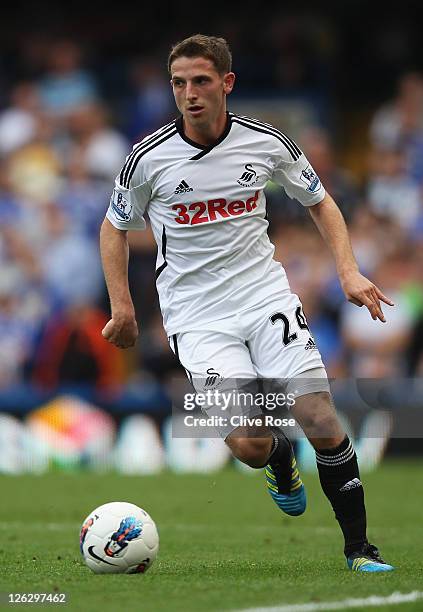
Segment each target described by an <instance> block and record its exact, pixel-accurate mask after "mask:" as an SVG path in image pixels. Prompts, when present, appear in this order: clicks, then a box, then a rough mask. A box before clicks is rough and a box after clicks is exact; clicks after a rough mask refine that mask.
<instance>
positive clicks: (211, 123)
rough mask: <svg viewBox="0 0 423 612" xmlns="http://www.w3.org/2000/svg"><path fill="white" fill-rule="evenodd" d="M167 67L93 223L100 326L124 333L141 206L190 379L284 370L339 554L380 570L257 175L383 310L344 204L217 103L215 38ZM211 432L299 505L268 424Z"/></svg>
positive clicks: (261, 130) (123, 342) (185, 44)
mask: <svg viewBox="0 0 423 612" xmlns="http://www.w3.org/2000/svg"><path fill="white" fill-rule="evenodd" d="M168 68H169V72H170V76H171V85H172V88H173V93H174V96H175V102H176V105H177V107H178V109H179V112H180V117H179V118H178V119H176V120H175V121H172V122H171V123H169V124H168V125H165V126H164V127H163V128H161V129H159V130H158V131H156V132H155V133H154V134H152V135H151V136H149V137H147V138H145V139H144V140H143V141H142V142H141V143H139V144H137V145H135V146H134V148H133V151H132V153H131V154H130V155H129V156H128V157H127V159H126V162H125V165H124V166H123V168H122V171H121V172H120V174H119V176H118V177H117V179H116V183H115V188H114V191H113V194H112V197H111V201H110V207H109V209H108V211H107V214H106V218H105V220H104V222H103V225H102V228H101V235H100V245H101V254H102V261H103V267H104V273H105V278H106V283H107V287H108V292H109V296H110V303H111V319H110V321H109V322H108V323H107V325H106V326H105V328H104V330H103V336H104V337H105V338H106V339H107V340H108V341H109V342H111V343H113V344H114V345H116V346H118V347H120V348H126V347H130V346H133V344H134V343H135V341H136V338H137V335H138V327H137V322H136V320H135V315H134V307H133V303H132V299H131V295H130V292H129V287H128V242H127V231H128V230H141V229H144V228H145V221H144V214H145V213H146V212H147V213H148V216H149V218H150V221H151V226H152V230H153V233H154V237H155V240H156V242H157V246H158V256H157V269H156V278H157V290H158V294H159V298H160V307H161V310H162V314H163V321H164V327H165V330H166V333H167V335H168V337H169V341H170V343H171V346H172V348H173V350H174V352H175V354H176V356H177V357H178V358H179V360H180V362H181V364H182V365H183V367H184V368H185V370H186V371H187V373H188V376H189V377H190V380H191V382H192V383H193V385H194V387H195V389H196V390H197V391H200V390H204V389H205V388H206V387H207V386H209V387H210V386H213V384H214V383H215V381H216V380H217V381H227V380H235V379H236V380H244V379H248V380H250V381H254V380H256V379H259V378H260V379H263V380H270V379H272V380H276V381H285V382H284V384H285V387H284V388H285V391H286V392H287V393H289V392H293V393H294V392H295V396H296V402H295V407H293V408H292V412H293V415H294V416H295V418H296V420H297V421H298V423H299V424H300V425H301V427H302V429H303V431H304V432H305V434H306V435H307V437H308V439H309V440H310V442H311V444H312V445H313V446H314V448H315V451H316V460H317V468H318V472H319V477H320V482H321V485H322V488H323V491H324V493H325V494H326V496H327V497H328V499H329V501H330V503H331V505H332V508H333V510H334V513H335V516H336V519H337V520H338V522H339V524H340V527H341V529H342V532H343V535H344V539H345V547H344V553H345V556H346V559H347V565H348V567H349V568H350V569H351V570H353V571H361V572H379V571H389V570H392V569H393V567H392V566H391V565H388V564H386V563H385V562H384V561H383V560H382V559H381V557H380V555H379V552H378V550H377V548H376V547H375V546H373V545H372V544H370V543H369V542H368V540H367V537H366V511H365V505H364V493H363V486H362V483H361V481H360V474H359V469H358V464H357V457H356V454H355V451H354V449H353V447H352V444H351V442H350V440H349V439H348V437H347V435H346V434H345V432H344V430H343V429H342V427H341V425H340V422H339V420H338V418H337V415H336V412H335V409H334V407H333V404H332V401H331V395H330V389H329V384H328V380H327V376H326V371H325V369H324V365H323V363H322V360H321V357H320V354H319V351H318V349H317V347H316V345H315V342H314V340H313V338H312V336H311V333H310V330H309V328H308V325H307V321H306V319H305V316H304V313H303V311H302V306H301V302H300V300H299V298H298V296H297V295H295V294H292V293H291V291H290V287H289V284H288V280H287V277H286V274H285V271H284V269H283V267H282V265H281V264H280V263H278V262H276V261H275V260H274V259H273V253H274V247H273V245H272V244H271V242H270V240H269V238H268V235H267V227H268V222H267V219H266V202H265V196H264V193H263V190H264V187H265V185H266V183H267V181H268V180H272V181H275V182H277V183H279V184H280V185H282V186H283V187H284V189H285V190H286V192H287V193H288V195H289V196H291V197H292V198H295V199H297V200H298V201H299V202H300V203H301V204H302V205H303V206H307V207H308V210H309V212H310V214H311V217H312V219H313V221H314V222H315V223H316V225H317V227H318V229H319V230H320V232H321V234H322V236H323V238H324V239H325V241H326V243H327V244H328V245H329V247H330V248H331V250H332V252H333V255H334V258H335V261H336V266H337V272H338V275H339V280H340V283H341V286H342V289H343V291H344V293H345V296H346V298H347V299H348V300H349V301H351V302H353V303H354V304H356V305H357V306H366V307H367V308H368V310H369V312H370V315H371V317H372V318H373V319H374V320H376V319H379V320H380V321H383V322H385V317H384V315H383V312H382V309H381V305H380V301H383V302H385V303H386V304H389V305H391V306H392V305H393V303H392V302H391V300H389V299H388V298H387V297H385V296H384V295H383V293H382V292H381V291H380V290H379V289H378V288H377V287H376V286H375V285H374V284H373V283H372V282H370V281H369V280H368V279H367V278H365V277H364V276H362V275H361V274H360V272H359V270H358V267H357V263H356V261H355V258H354V255H353V253H352V249H351V245H350V241H349V237H348V233H347V229H346V225H345V222H344V220H343V217H342V215H341V213H340V211H339V209H338V207H337V205H336V204H335V202H334V201H333V199H332V198H331V196H330V195H329V194H328V193H326V192H325V189H324V187H323V186H322V184H321V182H320V180H319V178H318V176H317V175H316V174H315V172H314V170H313V168H312V167H311V165H310V164H309V162H308V160H307V158H306V157H305V155H304V153H303V152H302V151H301V150H300V149H299V148H298V146H297V145H296V144H295V142H293V141H292V140H291V139H290V138H289V137H288V136H286V135H285V134H283V133H282V132H280V131H279V130H277V129H275V128H274V127H272V126H271V125H269V124H267V123H263V122H261V121H259V120H257V119H251V118H248V117H242V116H238V115H236V114H234V113H230V112H227V110H226V97H227V95H228V94H230V93H231V91H232V89H233V87H234V83H235V74H234V73H233V72H232V71H231V53H230V50H229V48H228V45H227V43H226V41H225V40H224V39H222V38H216V37H212V36H203V35H195V36H191V37H190V38H187V39H186V40H183V41H182V42H180V43H178V44H176V45H175V46H174V47H173V48H172V50H171V52H170V55H169V60H168ZM245 410H246V412H247V413H248V415H250V416H257V415H258V414H259V413H260V412H261V411H260V409H258V408H257V407H254V406H252V405H251V406H249V407H248V408H245ZM207 413H208V414H212V413H213V407H209V409H208V410H207ZM253 420H254V419H253ZM219 434H220V435H221V436H222V438H223V439H224V440H225V442H226V444H227V445H228V446H229V448H230V450H231V451H232V454H233V455H234V456H235V457H237V458H238V459H240V460H241V461H243V462H244V463H246V464H247V465H249V466H251V467H253V468H263V467H265V468H266V470H265V473H266V481H267V487H268V490H269V492H270V495H271V496H272V498H273V499H274V501H275V503H276V504H277V506H278V507H279V508H280V509H281V510H282V511H284V512H286V513H287V514H290V515H294V516H295V515H299V514H302V513H303V512H304V510H305V507H306V495H305V490H304V485H303V483H302V481H301V478H300V475H299V473H298V469H297V466H296V461H295V457H294V453H293V448H292V445H291V443H290V441H289V439H288V438H287V437H286V436H285V434H284V433H283V432H282V431H281V430H280V429H274V428H266V427H263V426H259V425H257V426H255V425H252V426H243V427H234V426H231V425H227V424H224V425H222V427H221V428H219Z"/></svg>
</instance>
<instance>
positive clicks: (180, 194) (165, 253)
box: [107, 113, 325, 336]
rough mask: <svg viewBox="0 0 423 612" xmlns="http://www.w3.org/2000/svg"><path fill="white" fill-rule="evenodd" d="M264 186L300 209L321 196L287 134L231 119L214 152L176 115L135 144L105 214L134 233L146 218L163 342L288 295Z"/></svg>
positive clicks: (257, 123)
mask: <svg viewBox="0 0 423 612" xmlns="http://www.w3.org/2000/svg"><path fill="white" fill-rule="evenodd" d="M269 180H271V181H274V182H276V183H278V184H279V185H282V187H284V189H285V191H286V192H287V194H288V195H289V196H290V197H291V198H295V199H297V200H298V201H299V202H301V204H303V205H304V206H312V205H313V204H316V203H318V202H320V201H321V200H322V199H323V197H324V195H325V190H324V188H323V186H322V185H321V183H320V180H319V178H318V176H317V175H316V173H315V172H314V170H313V168H312V167H311V166H310V164H309V162H308V160H307V158H306V157H305V155H304V154H303V153H302V152H301V151H300V149H299V148H298V146H297V145H296V144H295V143H294V142H293V141H292V140H291V139H290V138H289V137H288V136H286V135H285V134H283V133H282V132H280V131H279V130H277V129H275V128H274V127H272V126H271V125H269V124H267V123H262V122H260V121H258V120H256V119H251V118H248V117H242V116H238V115H235V114H233V113H228V114H227V123H226V128H225V131H224V133H223V134H222V135H221V137H220V138H219V139H218V141H217V142H215V143H214V144H213V145H212V146H207V147H206V146H202V145H199V144H197V143H195V142H193V141H191V140H190V139H189V138H187V137H186V136H185V134H184V131H183V123H182V117H180V118H179V119H177V120H176V121H172V122H171V123H169V124H168V125H166V126H164V127H163V128H161V129H160V130H158V131H157V132H154V134H152V135H151V136H148V137H147V138H144V140H143V141H142V142H140V143H139V144H136V145H135V146H134V148H133V151H132V153H131V154H130V155H129V156H128V157H127V159H126V162H125V165H124V167H123V168H122V171H121V172H120V174H119V176H118V177H117V179H116V182H115V188H114V191H113V194H112V197H111V200H110V206H109V209H108V211H107V218H108V219H109V221H110V222H111V223H112V224H113V225H114V226H115V227H116V228H118V229H121V230H140V229H144V228H145V221H144V214H145V213H146V212H147V214H148V216H149V218H150V221H151V226H152V230H153V233H154V237H155V240H156V242H157V246H158V254H157V266H156V278H157V291H158V294H159V299H160V307H161V310H162V314H163V321H164V326H165V329H166V332H167V334H168V335H169V336H170V335H172V334H175V333H178V332H182V331H188V330H190V329H196V328H202V327H203V326H204V325H205V324H206V323H207V322H208V321H215V320H216V319H220V318H223V317H227V316H230V315H232V314H234V313H241V312H242V311H243V310H246V309H248V308H250V307H252V306H254V305H256V304H259V303H263V302H264V301H265V300H268V299H271V298H272V297H273V296H274V294H275V293H277V292H283V291H287V290H289V285H288V280H287V278H286V274H285V271H284V269H283V267H282V265H281V264H280V263H278V262H276V261H275V260H274V259H273V254H274V246H273V245H272V243H271V242H270V240H269V237H268V235H267V228H268V222H267V219H266V199H265V195H264V192H263V190H264V187H265V185H266V183H267V181H269Z"/></svg>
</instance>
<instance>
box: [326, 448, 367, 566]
mask: <svg viewBox="0 0 423 612" xmlns="http://www.w3.org/2000/svg"><path fill="white" fill-rule="evenodd" d="M316 461H317V469H318V471H319V478H320V484H321V485H322V489H323V491H324V493H325V495H326V497H327V498H328V500H329V501H330V503H331V504H332V508H333V511H334V512H335V516H336V519H337V521H338V522H339V525H340V527H341V529H342V533H343V534H344V538H345V548H344V553H345V555H346V556H347V557H348V556H349V555H350V554H351V553H353V552H355V551H357V550H360V549H361V547H362V546H363V544H365V543H366V542H367V538H366V508H365V506H364V492H363V485H362V483H361V480H360V473H359V470H358V463H357V455H356V454H355V451H354V449H353V446H352V444H351V442H350V439H349V438H348V436H346V437H345V438H344V440H343V441H342V442H341V444H340V445H339V446H337V447H336V448H328V449H319V450H318V451H316Z"/></svg>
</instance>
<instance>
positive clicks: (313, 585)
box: [0, 460, 423, 612]
mask: <svg viewBox="0 0 423 612" xmlns="http://www.w3.org/2000/svg"><path fill="white" fill-rule="evenodd" d="M421 468H422V463H421V462H419V461H418V460H415V461H395V462H394V461H386V462H385V463H384V464H383V465H382V466H381V467H380V468H379V469H378V470H377V471H375V472H373V473H370V474H365V475H363V480H364V483H365V487H366V489H365V490H366V500H367V509H368V523H369V538H370V540H371V541H374V542H375V543H376V544H377V545H378V546H379V547H380V548H381V551H382V554H383V555H384V556H385V557H386V560H387V561H388V562H390V563H392V564H393V565H395V566H397V568H398V569H397V570H396V572H394V573H392V574H384V575H383V574H379V575H378V574H376V575H372V574H368V575H366V574H353V573H351V572H349V571H347V569H346V566H345V561H344V558H343V555H342V539H341V535H340V531H339V529H338V526H337V524H336V523H335V520H334V518H333V514H332V510H331V508H330V507H329V504H328V502H327V501H326V499H325V498H324V496H323V493H322V492H321V490H320V486H319V483H318V479H317V476H315V475H305V478H304V482H305V484H306V487H307V493H308V508H307V511H306V513H305V514H304V515H303V516H302V517H297V518H295V517H293V518H291V517H287V516H285V515H283V514H282V513H281V512H280V511H279V510H278V509H277V508H276V506H275V505H274V503H273V501H272V500H271V498H270V496H269V495H268V493H267V491H266V489H265V484H264V474H257V473H254V474H251V475H250V474H241V473H240V472H238V471H237V470H236V469H235V468H233V467H230V468H228V469H226V470H224V471H223V472H219V473H216V474H211V475H210V474H209V475H175V474H172V473H169V472H167V473H164V474H161V475H159V476H148V477H135V476H131V477H130V476H119V475H116V474H108V475H106V474H99V475H94V474H89V473H72V474H63V473H51V474H49V475H47V476H38V477H37V476H35V477H34V476H15V477H13V476H1V477H0V487H1V488H0V491H1V504H0V513H1V543H0V567H1V572H0V575H1V578H0V591H2V592H3V593H4V592H54V591H56V592H66V593H68V595H69V603H68V604H67V605H66V606H65V609H66V610H81V611H89V612H90V611H97V610H98V611H100V610H101V611H102V612H103V611H116V610H120V609H122V610H124V611H125V612H129V611H132V610H133V611H143V612H144V611H146V612H150V611H151V612H161V611H163V612H164V611H166V612H173V611H176V610H184V611H193V612H197V611H200V610H201V611H203V610H204V611H206V610H234V609H242V608H249V607H259V606H271V605H282V604H285V605H286V604H294V603H306V602H326V601H339V600H342V599H346V598H357V597H367V596H370V595H381V596H388V595H390V594H391V593H393V592H394V591H399V592H401V593H409V592H411V591H415V590H420V591H421V590H423V570H422V566H423V564H422V542H423V537H422V535H423V533H422V532H423V527H422V525H423V522H422V516H423V514H422V512H423V510H422V507H423V478H422V472H421ZM113 500H126V501H130V502H133V503H135V504H138V505H140V506H142V507H145V509H146V510H147V511H148V512H149V513H150V514H151V515H152V517H153V518H154V519H155V521H156V523H157V526H158V529H159V533H160V552H159V557H158V559H157V561H156V562H155V564H154V565H153V567H152V568H151V569H150V570H149V572H147V574H145V575H131V576H125V575H114V576H111V575H94V574H92V573H91V571H90V570H89V569H88V568H87V567H86V566H85V565H84V563H83V561H82V558H81V557H80V554H79V546H78V538H79V527H80V523H81V521H82V520H83V518H84V517H85V516H86V515H87V514H88V513H89V512H90V511H91V510H93V509H94V508H95V507H96V506H98V505H100V504H102V503H105V502H107V501H113ZM14 607H15V608H16V607H20V608H22V607H25V609H28V606H23V605H21V606H16V605H15V606H14ZM37 607H38V608H40V607H42V608H43V609H44V608H46V607H47V606H40V605H38V606H37ZM48 608H50V609H52V608H53V609H57V606H54V605H53V604H51V605H49V606H48ZM360 609H361V610H364V609H367V608H360ZM370 609H371V610H375V609H377V610H385V609H386V610H388V609H389V610H394V611H395V610H407V611H408V610H416V611H417V610H419V611H421V610H423V600H420V601H417V602H414V603H407V604H400V605H397V606H389V607H388V606H381V607H378V608H369V610H370Z"/></svg>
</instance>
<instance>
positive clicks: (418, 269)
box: [0, 39, 423, 389]
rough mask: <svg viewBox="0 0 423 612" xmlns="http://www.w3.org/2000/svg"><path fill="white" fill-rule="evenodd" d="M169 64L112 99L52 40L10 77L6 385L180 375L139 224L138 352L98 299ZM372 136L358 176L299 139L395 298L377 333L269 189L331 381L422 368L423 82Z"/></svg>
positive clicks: (146, 62)
mask: <svg viewBox="0 0 423 612" xmlns="http://www.w3.org/2000/svg"><path fill="white" fill-rule="evenodd" d="M164 60H165V58H164V57H163V58H162V59H161V62H158V61H157V60H155V59H152V58H144V59H137V58H134V61H133V62H131V63H130V65H129V66H128V71H127V75H126V79H127V80H126V87H125V90H124V95H122V97H119V95H118V94H117V93H116V92H114V95H113V99H112V98H109V97H108V96H107V95H106V94H105V93H104V91H103V89H102V87H101V84H100V83H99V81H98V75H97V73H96V72H95V71H93V70H90V69H89V67H88V65H87V64H86V62H85V59H84V55H83V50H82V48H81V47H80V46H79V45H77V44H76V43H75V42H73V41H72V40H65V39H59V40H57V41H55V42H52V43H50V44H48V45H47V44H46V45H44V47H43V53H42V54H41V55H40V56H39V57H38V61H39V66H38V71H37V73H36V75H33V76H31V78H25V79H22V80H20V81H18V82H13V83H11V84H10V86H9V87H8V88H7V90H6V94H5V95H3V99H2V102H3V104H2V106H1V107H0V269H1V272H0V389H7V388H9V387H13V386H15V385H18V384H20V383H22V382H29V383H31V384H34V385H37V386H39V387H42V388H47V389H54V388H56V387H57V386H59V385H60V384H62V383H69V382H76V383H79V382H81V383H92V384H94V385H96V386H97V387H103V388H104V387H107V386H109V385H112V386H113V385H118V384H120V383H125V382H128V381H142V380H143V379H148V378H153V379H155V380H158V381H159V382H162V381H165V380H166V379H167V378H168V377H169V376H170V374H171V373H172V372H174V371H175V369H177V367H178V366H177V363H176V361H175V358H174V357H173V355H172V353H171V351H170V349H169V346H168V342H167V338H166V336H165V334H164V331H163V329H162V324H161V317H160V313H159V310H158V303H157V298H156V294H155V286H154V268H155V257H156V247H155V244H154V242H153V238H152V234H151V232H150V231H149V230H147V231H146V232H143V233H136V234H135V233H134V234H132V235H131V238H130V239H131V246H132V255H131V261H130V269H129V273H130V283H131V287H132V294H133V297H134V302H135V306H136V311H137V315H138V319H139V321H140V325H141V331H142V333H141V337H140V340H139V343H138V345H137V347H136V348H135V349H133V350H130V351H127V352H122V351H119V350H117V349H115V348H114V347H112V346H110V345H109V344H108V343H106V342H105V341H104V340H103V339H102V337H101V329H102V327H103V326H104V324H105V322H106V321H107V318H108V300H107V294H106V291H105V286H104V281H103V276H102V270H101V263H100V258H99V250H98V232H99V227H100V224H101V222H102V220H103V218H104V214H105V211H106V208H107V206H108V200H109V196H110V192H111V189H112V186H113V181H114V178H115V176H116V175H117V173H118V172H119V169H120V167H121V165H122V163H123V161H124V159H125V156H126V155H127V154H128V152H129V151H130V148H131V146H132V144H133V143H134V142H136V141H137V140H139V139H140V138H142V137H144V136H145V135H146V134H148V133H150V132H151V131H153V130H155V129H157V128H158V127H160V126H161V125H162V124H164V123H165V122H167V121H169V120H170V119H172V118H173V117H174V116H175V108H174V105H173V100H172V96H171V89H170V86H169V83H168V77H167V75H166V72H165V70H164V64H165V61H164ZM244 95H245V94H244ZM229 107H230V108H231V104H229ZM257 116H258V117H260V108H259V107H258V108H257ZM277 127H279V128H281V129H284V126H283V125H278V126H277ZM367 131H368V138H367V140H365V141H363V143H362V147H361V153H360V154H361V155H362V156H364V157H365V158H366V163H365V172H364V175H363V176H360V177H357V176H354V175H353V174H351V172H349V171H348V169H346V168H344V167H342V165H340V162H339V159H340V157H339V154H338V151H337V148H336V147H335V146H334V142H336V136H337V135H336V134H334V133H333V128H332V129H328V126H327V125H325V124H324V123H322V122H319V121H317V120H316V122H315V124H314V125H313V124H310V123H308V124H307V125H306V126H304V129H303V130H302V131H301V133H299V134H298V135H296V137H297V138H298V141H299V144H300V146H301V147H302V148H303V150H304V151H305V152H306V154H307V156H308V158H309V160H310V162H311V163H312V165H313V166H314V168H315V170H316V171H317V173H318V174H319V176H320V178H321V180H322V182H323V184H324V185H325V187H326V189H327V190H328V191H329V192H330V193H331V194H332V196H333V197H334V198H335V200H336V201H337V203H338V204H339V206H340V208H341V209H342V211H343V213H344V216H345V218H346V220H347V222H348V225H349V229H350V232H351V237H352V242H353V247H354V251H355V253H356V256H357V259H358V261H359V264H360V267H361V270H362V272H363V273H364V274H366V275H369V277H370V278H371V279H372V280H373V281H374V282H375V283H376V284H378V285H379V286H380V288H381V289H382V291H383V292H384V293H385V295H387V296H389V297H390V298H392V299H393V300H394V302H395V307H394V308H390V307H389V306H385V307H384V311H385V313H386V318H387V324H382V323H380V322H374V321H372V319H371V317H370V316H369V314H368V312H367V311H366V309H364V308H362V309H359V308H356V307H355V306H352V305H350V304H347V303H345V300H344V297H343V294H342V292H341V289H340V286H339V283H338V281H337V278H336V271H335V269H334V265H333V261H332V258H331V256H330V254H329V252H328V251H327V249H326V248H325V247H324V245H323V243H322V239H321V238H320V236H319V234H318V232H317V230H316V229H315V228H314V226H313V225H312V223H311V221H310V219H309V215H308V213H307V211H305V210H304V209H303V208H302V207H301V206H300V205H299V204H298V203H296V202H293V201H292V200H290V199H289V198H287V196H286V195H285V194H284V192H283V190H282V189H280V188H278V187H277V186H275V185H269V186H268V188H267V197H268V208H269V219H270V234H271V238H272V240H273V242H274V244H275V246H276V256H277V258H278V259H279V260H280V261H281V262H282V263H283V264H284V266H285V268H286V270H287V273H288V278H289V279H290V282H291V288H292V290H293V291H294V292H296V293H298V294H299V295H300V297H301V299H302V301H303V304H304V310H305V312H306V314H307V317H308V321H309V324H310V326H311V329H312V331H313V334H314V336H315V338H316V341H317V343H318V345H319V347H320V350H321V352H322V356H323V359H324V361H325V363H326V364H327V367H328V371H329V374H330V375H331V376H336V377H346V376H359V377H382V376H388V377H392V376H412V375H422V374H423V352H422V348H421V347H422V346H423V282H422V281H423V272H422V270H423V76H422V75H421V74H419V73H415V72H409V73H405V74H403V75H402V76H401V78H400V80H399V82H398V88H397V92H396V95H395V97H394V98H393V99H392V100H387V101H386V103H385V104H383V105H382V106H381V107H380V108H378V109H375V112H374V114H373V117H372V119H371V121H370V124H369V125H368V126H367Z"/></svg>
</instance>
